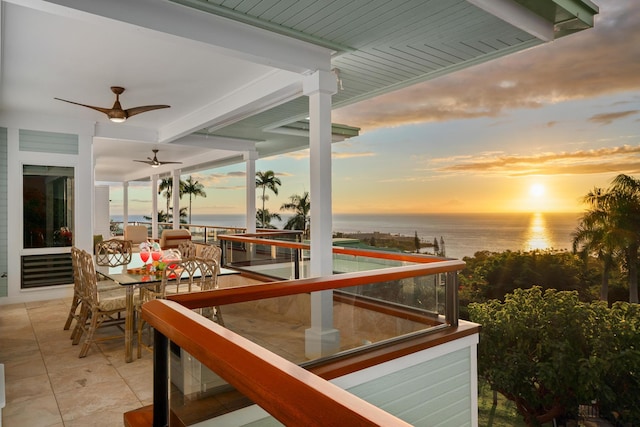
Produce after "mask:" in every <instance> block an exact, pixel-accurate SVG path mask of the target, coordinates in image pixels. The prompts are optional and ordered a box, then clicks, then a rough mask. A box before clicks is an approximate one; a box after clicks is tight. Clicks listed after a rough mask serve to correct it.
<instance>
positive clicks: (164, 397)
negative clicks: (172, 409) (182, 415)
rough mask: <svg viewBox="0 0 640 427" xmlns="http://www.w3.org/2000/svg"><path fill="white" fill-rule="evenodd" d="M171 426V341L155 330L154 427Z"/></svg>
mask: <svg viewBox="0 0 640 427" xmlns="http://www.w3.org/2000/svg"><path fill="white" fill-rule="evenodd" d="M168 425H169V340H168V339H167V337H166V336H164V335H163V334H161V333H160V332H158V331H157V330H156V329H155V328H154V329H153V427H167V426H168Z"/></svg>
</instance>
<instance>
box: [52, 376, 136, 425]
mask: <svg viewBox="0 0 640 427" xmlns="http://www.w3.org/2000/svg"><path fill="white" fill-rule="evenodd" d="M56 398H57V400H58V405H59V407H60V413H61V414H62V419H63V420H64V422H65V424H66V423H67V421H72V420H77V419H80V418H82V417H85V416H87V415H91V414H94V415H97V414H102V413H105V412H109V411H116V410H117V411H120V413H124V412H126V411H129V410H132V409H135V408H139V407H141V406H142V404H141V403H140V401H139V400H138V399H137V398H136V396H135V394H134V393H133V392H132V391H131V389H130V388H129V387H128V386H127V384H126V383H125V381H124V380H123V379H122V378H117V379H115V380H112V381H108V382H102V383H99V384H93V385H89V386H87V387H84V388H82V390H71V391H68V392H65V393H58V394H56Z"/></svg>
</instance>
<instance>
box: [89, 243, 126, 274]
mask: <svg viewBox="0 0 640 427" xmlns="http://www.w3.org/2000/svg"><path fill="white" fill-rule="evenodd" d="M132 252H133V248H132V244H131V240H120V239H109V240H103V241H102V242H98V243H97V244H96V250H95V253H96V264H97V265H105V266H109V267H117V266H119V265H126V264H129V263H130V262H131V253H132Z"/></svg>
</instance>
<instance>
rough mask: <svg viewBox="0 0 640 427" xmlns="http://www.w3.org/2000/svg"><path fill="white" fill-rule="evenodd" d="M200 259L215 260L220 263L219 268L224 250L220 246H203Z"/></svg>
mask: <svg viewBox="0 0 640 427" xmlns="http://www.w3.org/2000/svg"><path fill="white" fill-rule="evenodd" d="M198 257H200V258H204V259H213V260H215V261H216V262H217V263H218V266H220V260H221V258H222V248H220V246H218V245H203V247H202V250H200V254H199V255H198Z"/></svg>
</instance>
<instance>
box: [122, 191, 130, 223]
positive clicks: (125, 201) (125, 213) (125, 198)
mask: <svg viewBox="0 0 640 427" xmlns="http://www.w3.org/2000/svg"><path fill="white" fill-rule="evenodd" d="M127 225H129V182H128V181H125V182H123V183H122V230H123V231H124V229H125V228H126V226H127Z"/></svg>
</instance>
